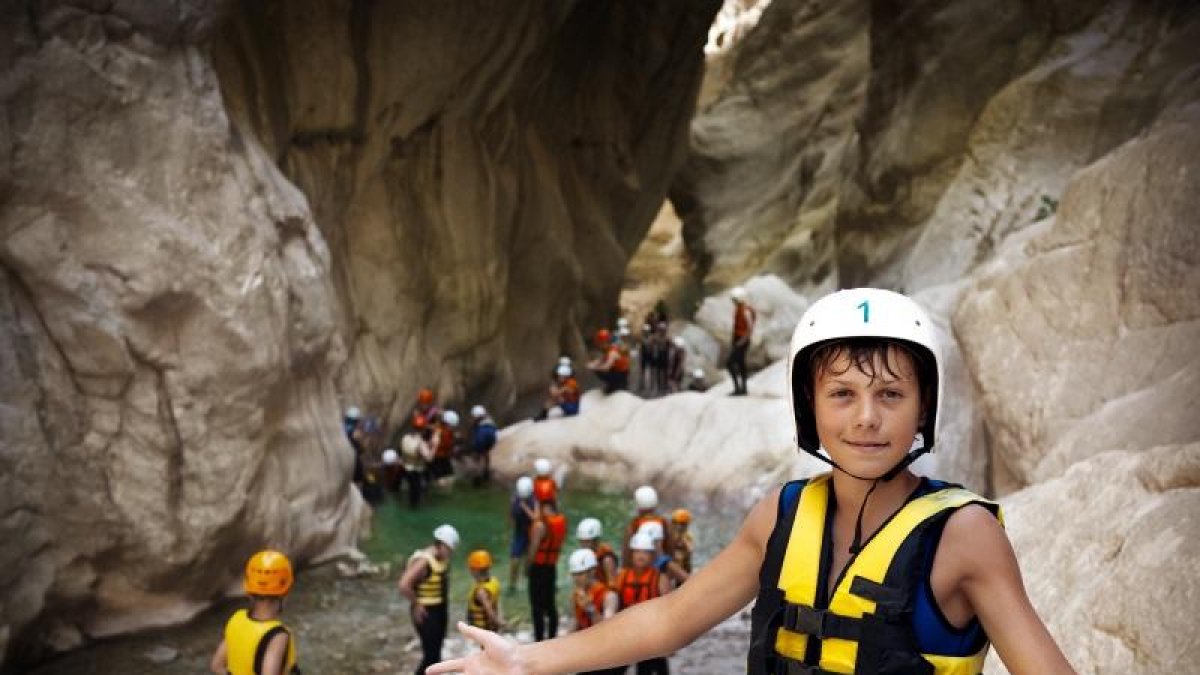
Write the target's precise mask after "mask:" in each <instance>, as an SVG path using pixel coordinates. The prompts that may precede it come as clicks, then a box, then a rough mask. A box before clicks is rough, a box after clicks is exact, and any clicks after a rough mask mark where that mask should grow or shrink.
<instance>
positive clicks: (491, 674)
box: [425, 621, 529, 675]
mask: <svg viewBox="0 0 1200 675" xmlns="http://www.w3.org/2000/svg"><path fill="white" fill-rule="evenodd" d="M458 632H460V633H462V634H463V635H465V636H466V637H468V638H469V639H471V640H473V641H474V642H476V643H477V644H478V645H479V646H480V647H481V648H482V651H478V652H475V653H474V654H471V655H470V656H464V657H462V658H461V659H450V660H449V661H442V662H441V663H438V664H435V665H432V666H429V667H428V668H426V669H425V672H426V673H427V675H438V674H439V673H463V675H527V673H528V672H529V671H528V670H527V669H526V667H525V664H524V663H522V662H521V659H520V657H519V656H518V654H517V641H516V640H512V639H509V638H506V637H503V636H501V635H497V634H496V633H493V632H491V631H488V630H483V629H482V628H476V627H475V626H468V625H467V624H465V623H463V622H462V621H459V622H458Z"/></svg>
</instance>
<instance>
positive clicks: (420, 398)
mask: <svg viewBox="0 0 1200 675" xmlns="http://www.w3.org/2000/svg"><path fill="white" fill-rule="evenodd" d="M417 403H419V404H421V405H433V390H432V389H422V390H421V391H418V392H417Z"/></svg>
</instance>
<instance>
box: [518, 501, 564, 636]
mask: <svg viewBox="0 0 1200 675" xmlns="http://www.w3.org/2000/svg"><path fill="white" fill-rule="evenodd" d="M539 488H541V489H539ZM545 488H546V484H545V483H543V484H541V485H537V484H535V485H534V488H533V496H534V498H535V499H536V500H537V502H538V510H537V516H536V517H535V518H534V520H533V525H532V526H530V528H529V547H530V550H531V551H532V552H533V557H532V558H531V559H530V561H529V568H528V576H529V612H530V614H531V615H532V618H533V639H534V640H542V639H544V638H547V637H549V638H551V639H553V638H554V637H555V636H556V635H558V603H557V602H556V599H555V595H554V594H555V588H556V587H557V583H558V573H557V570H558V556H559V553H560V552H561V551H562V545H563V540H565V539H566V537H567V517H566V516H564V515H563V514H561V513H559V511H558V502H557V501H555V498H554V493H552V492H551V491H549V490H548V489H545Z"/></svg>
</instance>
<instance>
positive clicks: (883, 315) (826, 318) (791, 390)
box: [788, 288, 945, 480]
mask: <svg viewBox="0 0 1200 675" xmlns="http://www.w3.org/2000/svg"><path fill="white" fill-rule="evenodd" d="M847 338H881V339H886V340H895V341H897V342H900V343H902V344H904V345H906V346H908V347H909V348H910V349H912V350H913V351H914V353H917V354H918V355H923V356H924V357H925V359H927V360H928V361H932V364H928V365H932V372H930V373H922V374H921V376H922V389H923V390H926V391H928V389H927V387H929V386H932V387H933V392H934V399H935V403H934V406H933V410H932V411H927V412H926V414H925V417H924V419H923V421H922V423H921V426H920V428H919V429H918V431H919V432H920V436H921V443H920V446H919V447H917V446H916V445H915V444H914V448H913V449H912V450H911V451H910V452H909V454H908V456H907V457H905V458H904V460H903V461H901V463H900V464H898V465H897V466H896V467H894V468H892V469H891V470H889V471H888V472H887V473H885V474H884V475H882V476H879V479H882V480H890V479H891V478H892V477H894V476H895V475H896V474H897V473H899V472H900V471H901V470H902V469H903V468H904V467H906V466H908V465H909V464H910V463H911V462H912V461H913V460H915V459H916V458H917V457H918V456H920V455H921V454H922V453H924V452H927V451H929V449H930V448H932V447H933V445H934V443H935V442H936V440H937V428H938V423H939V422H940V419H941V411H942V382H944V381H945V374H944V372H943V368H944V366H943V363H942V357H941V351H940V349H939V348H938V344H937V336H936V333H935V331H934V328H933V322H932V321H930V319H929V316H928V315H927V314H926V313H925V311H924V310H923V309H921V307H920V306H919V305H917V303H916V302H914V301H913V300H912V299H911V298H909V297H907V296H904V295H901V294H899V293H895V292H892V291H888V290H883V289H879V288H855V289H850V290H844V291H837V292H836V293H831V294H829V295H826V296H825V297H823V298H821V299H820V300H817V301H816V302H815V303H813V304H812V306H811V307H809V308H808V310H807V311H805V312H804V316H802V317H801V318H800V323H799V324H798V325H797V326H796V330H795V332H794V333H793V334H792V342H791V350H790V352H789V354H790V355H791V358H790V359H789V360H788V382H790V383H791V386H790V387H788V395H789V398H790V399H791V400H790V403H791V406H792V415H793V419H794V422H795V430H796V443H797V445H799V446H800V448H801V449H802V450H804V451H805V452H807V453H809V454H810V455H813V456H814V457H816V458H818V459H820V460H822V461H824V462H827V463H829V464H831V465H834V464H833V460H832V459H830V458H829V457H826V456H825V455H823V454H822V453H821V451H820V448H821V441H820V439H819V438H818V437H817V428H816V420H815V419H814V417H813V410H812V406H811V404H809V403H807V402H805V401H804V400H803V393H802V392H803V391H804V387H805V384H806V383H805V382H804V381H802V380H799V379H798V378H802V377H803V378H811V377H812V374H811V373H809V372H808V365H807V364H808V359H809V358H810V357H811V356H812V354H813V353H814V352H815V351H816V350H817V349H819V348H820V347H821V346H823V345H825V344H828V343H829V342H832V341H835V340H843V339H847ZM930 377H932V379H933V382H932V383H929V382H925V381H924V379H927V378H930ZM835 466H836V465H835ZM839 468H840V467H839ZM872 480H873V479H872Z"/></svg>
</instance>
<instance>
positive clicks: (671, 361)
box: [667, 335, 687, 394]
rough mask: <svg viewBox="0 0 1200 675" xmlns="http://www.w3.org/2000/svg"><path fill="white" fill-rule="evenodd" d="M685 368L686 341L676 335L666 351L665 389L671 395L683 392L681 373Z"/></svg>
mask: <svg viewBox="0 0 1200 675" xmlns="http://www.w3.org/2000/svg"><path fill="white" fill-rule="evenodd" d="M686 368H687V341H686V340H684V339H683V336H681V335H676V336H675V338H674V339H673V340H671V346H670V349H669V350H668V351H667V388H668V391H669V392H670V393H672V394H675V393H678V392H681V391H683V372H684V370H685V369H686Z"/></svg>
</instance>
